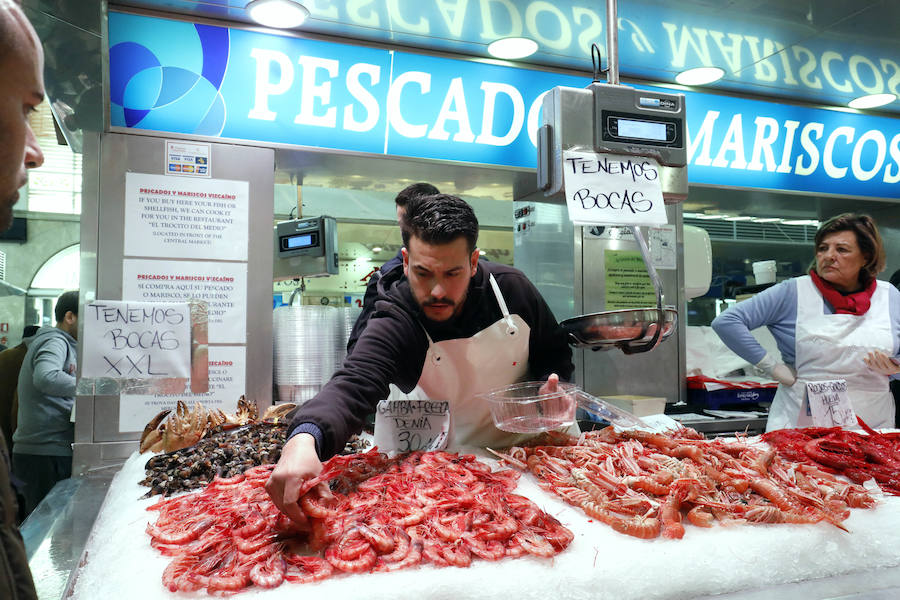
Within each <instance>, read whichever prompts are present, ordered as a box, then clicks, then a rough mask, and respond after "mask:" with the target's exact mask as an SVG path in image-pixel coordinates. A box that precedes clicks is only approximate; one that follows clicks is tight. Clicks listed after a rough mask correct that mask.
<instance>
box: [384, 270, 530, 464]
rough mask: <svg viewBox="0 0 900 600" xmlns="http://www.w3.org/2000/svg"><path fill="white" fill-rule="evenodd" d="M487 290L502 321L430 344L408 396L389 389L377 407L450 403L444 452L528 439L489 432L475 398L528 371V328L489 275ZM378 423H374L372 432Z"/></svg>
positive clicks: (486, 415)
mask: <svg viewBox="0 0 900 600" xmlns="http://www.w3.org/2000/svg"><path fill="white" fill-rule="evenodd" d="M491 286H492V288H493V290H494V296H495V297H496V298H497V304H498V305H499V306H500V312H501V313H502V317H501V318H500V320H498V321H497V322H495V323H494V324H493V325H491V326H489V327H487V328H485V329H482V330H481V331H479V332H478V333H476V334H475V335H473V336H472V337H469V338H458V339H453V340H444V341H442V342H433V341H432V340H431V337H430V336H428V334H427V333H426V336H427V337H428V352H427V353H426V354H425V365H424V366H423V367H422V375H421V376H420V377H419V381H418V384H417V386H416V388H415V389H414V390H412V391H411V392H410V393H409V394H404V393H403V392H401V391H400V390H399V389H398V388H397V387H396V386H394V385H391V395H390V397H389V398H388V399H387V400H382V402H393V401H397V400H407V399H409V400H426V399H429V400H436V401H446V402H449V404H450V431H449V435H448V437H447V441H446V445H445V446H446V447H458V446H490V447H497V448H500V447H503V446H509V445H513V444H516V443H518V442H520V441H522V440H523V439H526V438H527V437H528V436H523V435H521V434H514V433H507V432H505V431H500V430H499V429H497V428H496V427H494V422H493V420H492V419H491V412H490V407H489V406H488V403H487V402H485V401H483V400H481V399H479V398H476V397H475V396H476V395H477V394H480V393H483V392H487V391H490V390H493V389H496V388H499V387H503V386H506V385H510V384H513V383H516V382H518V381H522V380H523V379H524V378H525V376H526V374H527V372H528V339H529V336H530V334H531V328H530V327H529V326H528V324H527V323H526V322H525V321H524V320H523V319H522V317H520V316H519V315H510V314H509V309H507V307H506V302H505V300H504V299H503V295H502V294H501V293H500V288H499V287H498V286H497V282H496V280H495V279H494V276H493V275H491ZM377 427H378V423H377V422H376V428H377ZM377 437H378V432H377V431H376V438H377Z"/></svg>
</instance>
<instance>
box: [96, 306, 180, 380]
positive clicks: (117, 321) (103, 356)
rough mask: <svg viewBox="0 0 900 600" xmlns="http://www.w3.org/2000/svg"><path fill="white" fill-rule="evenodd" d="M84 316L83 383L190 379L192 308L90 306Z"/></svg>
mask: <svg viewBox="0 0 900 600" xmlns="http://www.w3.org/2000/svg"><path fill="white" fill-rule="evenodd" d="M80 316H81V317H82V318H83V319H84V346H83V347H84V357H82V360H81V363H82V364H81V376H82V377H84V378H87V377H109V378H114V379H158V378H175V377H183V378H188V377H190V375H191V318H190V305H189V304H187V303H160V302H127V301H113V300H109V301H105V300H97V301H95V302H90V303H88V304H86V305H85V307H84V311H83V313H82V315H80Z"/></svg>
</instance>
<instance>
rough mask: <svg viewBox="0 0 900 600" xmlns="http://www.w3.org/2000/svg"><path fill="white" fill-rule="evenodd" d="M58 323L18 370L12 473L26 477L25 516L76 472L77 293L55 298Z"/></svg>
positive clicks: (43, 333) (43, 331) (41, 334)
mask: <svg viewBox="0 0 900 600" xmlns="http://www.w3.org/2000/svg"><path fill="white" fill-rule="evenodd" d="M55 316H56V326H55V327H51V326H49V325H45V326H44V327H41V328H40V329H38V332H37V333H36V334H35V335H34V338H33V339H32V340H31V344H29V346H28V352H27V353H26V354H25V360H24V361H23V363H22V370H21V371H20V373H19V387H18V393H19V415H18V426H17V427H16V433H15V434H13V473H14V474H15V475H16V477H18V478H19V479H21V480H22V483H23V484H24V485H23V489H22V495H23V496H24V497H25V515H26V516H27V515H29V514H31V511H33V510H34V509H35V507H36V506H37V505H38V503H39V502H40V501H41V500H42V499H43V498H44V496H46V495H47V493H48V492H49V491H50V490H51V489H52V488H53V486H54V485H56V482H58V481H62V480H63V479H68V478H69V477H70V476H71V475H72V442H74V441H75V425H74V423H72V421H71V415H72V406H73V405H74V403H75V366H76V364H77V360H78V355H77V352H78V350H77V344H76V340H77V339H78V292H77V291H72V292H65V293H63V294H62V295H61V296H60V297H59V298H58V299H57V300H56V309H55Z"/></svg>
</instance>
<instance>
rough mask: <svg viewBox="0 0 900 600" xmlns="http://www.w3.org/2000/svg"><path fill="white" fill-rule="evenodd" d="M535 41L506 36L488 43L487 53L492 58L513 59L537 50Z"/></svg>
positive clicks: (523, 56)
mask: <svg viewBox="0 0 900 600" xmlns="http://www.w3.org/2000/svg"><path fill="white" fill-rule="evenodd" d="M537 49H538V45H537V42H536V41H534V40H531V39H528V38H523V37H508V38H503V39H500V40H495V41H493V42H491V43H490V45H488V53H489V54H490V55H491V56H493V57H494V58H502V59H504V60H515V59H517V58H525V57H526V56H531V55H532V54H534V53H535V52H537Z"/></svg>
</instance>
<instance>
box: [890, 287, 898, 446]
mask: <svg viewBox="0 0 900 600" xmlns="http://www.w3.org/2000/svg"><path fill="white" fill-rule="evenodd" d="M890 283H891V285H892V286H894V287H895V288H897V289H898V290H900V269H897V270H896V271H894V274H893V275H891V279H890ZM891 394H893V396H894V427H895V428H897V429H900V379H894V378H891Z"/></svg>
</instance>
